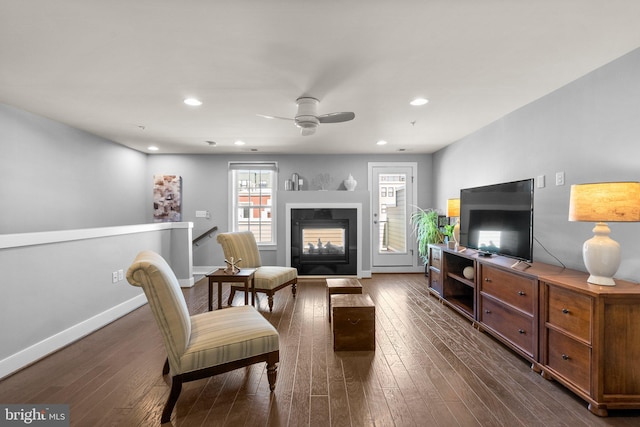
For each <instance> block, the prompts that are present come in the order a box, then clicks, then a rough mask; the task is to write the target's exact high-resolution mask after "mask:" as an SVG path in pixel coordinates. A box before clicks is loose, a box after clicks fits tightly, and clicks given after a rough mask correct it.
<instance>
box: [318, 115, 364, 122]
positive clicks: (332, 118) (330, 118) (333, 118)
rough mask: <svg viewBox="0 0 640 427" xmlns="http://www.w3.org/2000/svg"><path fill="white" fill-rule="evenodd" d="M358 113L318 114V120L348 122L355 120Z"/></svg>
mask: <svg viewBox="0 0 640 427" xmlns="http://www.w3.org/2000/svg"><path fill="white" fill-rule="evenodd" d="M355 117H356V115H355V114H354V113H352V112H343V113H329V114H323V115H321V116H318V120H320V123H340V122H348V121H349V120H353V119H354V118H355Z"/></svg>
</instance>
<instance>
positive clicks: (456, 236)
mask: <svg viewBox="0 0 640 427" xmlns="http://www.w3.org/2000/svg"><path fill="white" fill-rule="evenodd" d="M447 216H448V217H449V218H452V217H455V218H456V223H455V225H454V227H453V240H454V241H455V242H456V249H457V248H458V245H459V244H460V199H449V200H447Z"/></svg>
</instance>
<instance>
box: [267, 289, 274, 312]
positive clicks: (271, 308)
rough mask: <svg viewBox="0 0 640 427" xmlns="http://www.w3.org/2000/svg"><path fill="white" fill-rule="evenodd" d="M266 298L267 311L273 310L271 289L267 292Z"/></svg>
mask: <svg viewBox="0 0 640 427" xmlns="http://www.w3.org/2000/svg"><path fill="white" fill-rule="evenodd" d="M267 297H268V298H267V300H268V302H269V312H273V291H272V292H269V293H268V294H267Z"/></svg>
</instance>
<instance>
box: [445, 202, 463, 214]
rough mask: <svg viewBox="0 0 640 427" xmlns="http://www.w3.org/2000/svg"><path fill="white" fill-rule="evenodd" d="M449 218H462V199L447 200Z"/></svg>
mask: <svg viewBox="0 0 640 427" xmlns="http://www.w3.org/2000/svg"><path fill="white" fill-rule="evenodd" d="M447 216H448V217H449V218H451V217H454V216H460V199H449V200H447Z"/></svg>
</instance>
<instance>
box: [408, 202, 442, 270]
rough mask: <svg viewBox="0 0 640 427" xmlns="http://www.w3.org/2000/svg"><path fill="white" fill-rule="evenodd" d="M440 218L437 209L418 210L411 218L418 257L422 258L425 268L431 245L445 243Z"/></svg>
mask: <svg viewBox="0 0 640 427" xmlns="http://www.w3.org/2000/svg"><path fill="white" fill-rule="evenodd" d="M438 216H439V215H438V211H436V210H435V209H422V208H418V209H417V210H416V211H415V212H413V213H412V214H411V216H410V217H409V222H410V223H411V225H412V226H413V233H414V235H415V236H416V241H417V242H418V255H420V257H421V258H422V261H423V262H424V265H425V266H426V265H427V262H428V261H429V245H430V244H434V243H442V242H443V241H444V234H443V233H442V231H441V230H440V227H439V224H438Z"/></svg>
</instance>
